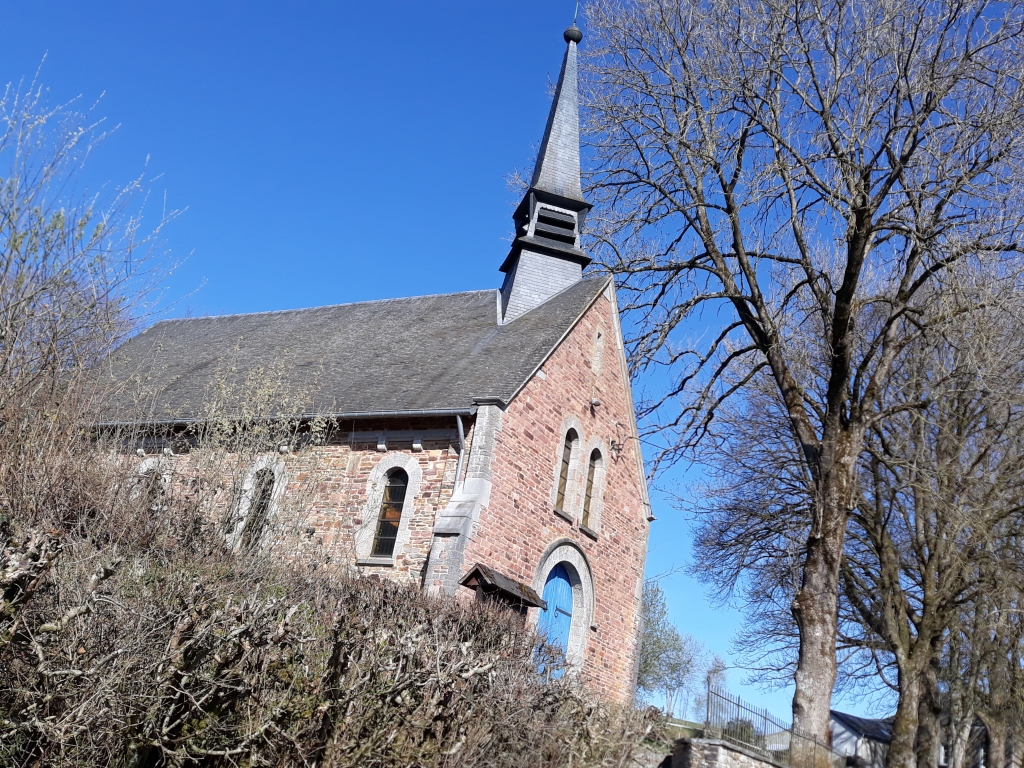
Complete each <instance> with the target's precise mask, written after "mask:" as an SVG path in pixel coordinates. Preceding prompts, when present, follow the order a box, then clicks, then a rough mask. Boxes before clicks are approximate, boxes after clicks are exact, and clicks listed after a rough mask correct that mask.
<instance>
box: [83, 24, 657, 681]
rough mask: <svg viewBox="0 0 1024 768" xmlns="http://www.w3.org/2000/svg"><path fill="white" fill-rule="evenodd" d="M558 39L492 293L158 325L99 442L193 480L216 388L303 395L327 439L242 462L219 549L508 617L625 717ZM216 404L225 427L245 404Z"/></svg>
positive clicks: (592, 342) (634, 490)
mask: <svg viewBox="0 0 1024 768" xmlns="http://www.w3.org/2000/svg"><path fill="white" fill-rule="evenodd" d="M565 39H566V53H565V58H564V61H563V65H562V71H561V75H560V77H559V82H558V86H557V88H556V92H555V98H554V101H553V104H552V107H551V112H550V115H549V117H548V122H547V125H546V128H545V133H544V140H543V142H542V145H541V149H540V152H539V154H538V160H537V166H536V169H535V172H534V175H533V178H532V181H531V186H530V188H529V190H528V191H527V192H526V194H525V196H524V199H523V201H522V203H521V204H520V206H519V207H518V208H517V209H516V212H515V214H514V220H515V224H516V239H515V241H514V242H513V245H512V248H511V251H510V253H509V254H508V257H507V258H506V259H505V261H504V263H503V264H502V265H501V267H500V269H501V271H502V272H504V273H505V279H504V283H503V285H502V287H501V288H500V289H499V290H483V291H472V292H465V293H455V294H443V295H436V296H423V297H414V298H409V299H393V300H386V301H371V302H361V303H356V304H345V305H336V306H331V307H317V308H312V309H301V310H288V311H281V312H266V313H256V314H248V315H231V316H224V317H208V318H194V319H182V320H168V321H162V322H159V323H157V324H156V325H154V326H152V327H151V328H149V329H148V330H146V331H144V332H143V333H141V334H139V335H138V336H136V337H134V338H133V339H131V340H130V341H129V342H127V343H126V344H125V345H123V346H122V347H121V348H120V349H118V350H117V351H116V352H115V353H114V354H113V355H112V356H111V357H110V359H109V360H108V362H107V364H106V365H105V367H104V373H105V374H106V375H108V376H109V377H110V381H111V382H112V383H113V384H114V385H115V386H116V391H117V393H118V394H117V395H116V396H114V397H113V398H112V399H111V401H110V405H109V411H108V415H107V417H106V419H107V420H106V421H105V422H104V425H102V426H104V427H105V428H115V427H117V428H119V427H123V426H125V425H134V426H135V427H138V428H140V429H141V431H139V432H138V434H144V435H146V436H147V437H145V438H144V439H143V438H139V439H138V440H137V441H136V442H135V443H132V444H131V446H130V449H131V450H130V452H129V453H128V457H129V459H130V460H134V461H137V462H138V472H139V474H140V477H141V476H146V477H149V476H151V475H152V476H156V477H158V478H159V477H163V476H164V475H165V474H167V473H171V472H176V471H186V468H187V467H188V465H189V463H190V462H192V461H194V460H195V454H189V452H188V443H189V440H188V435H189V434H191V433H194V432H195V430H196V425H199V424H202V422H203V420H204V419H205V418H207V415H206V414H207V413H208V411H206V410H204V409H205V408H206V404H207V403H208V401H209V399H210V397H211V392H213V391H220V392H224V391H229V392H230V391H241V387H240V384H241V383H242V382H243V381H244V380H245V378H246V376H248V375H249V374H251V372H252V371H253V370H263V369H266V370H273V371H274V375H275V376H276V377H278V378H279V379H280V383H281V388H282V391H292V392H301V397H298V396H297V397H298V400H300V401H301V402H302V408H301V411H302V412H301V413H300V414H298V416H297V417H295V416H294V415H293V418H297V422H299V423H301V422H303V420H305V421H306V422H308V423H313V422H316V423H319V424H327V425H328V426H329V429H328V430H327V431H326V432H325V434H326V437H325V438H324V439H322V440H319V441H310V442H308V443H306V444H304V443H303V442H302V441H301V440H296V441H293V444H282V445H279V446H268V447H267V450H266V451H264V452H263V453H262V454H260V455H259V456H258V457H257V458H256V459H255V460H254V461H253V462H252V463H251V466H248V467H247V469H246V471H245V478H244V481H243V484H242V493H241V494H240V495H239V496H238V498H236V499H232V500H230V501H226V502H224V506H225V507H226V508H225V509H224V510H223V512H224V514H225V515H226V517H227V519H228V520H229V524H228V525H227V527H226V528H225V530H226V534H225V535H226V539H227V543H228V545H229V546H232V547H236V548H238V547H242V546H259V545H260V544H261V542H266V541H267V540H268V537H272V536H278V537H283V538H290V540H291V541H292V542H293V545H294V548H296V551H306V552H308V553H313V552H315V553H317V556H318V557H323V558H324V560H325V561H326V562H329V563H330V564H331V566H332V567H344V568H351V569H355V570H357V571H358V572H359V573H362V574H366V575H376V576H378V577H383V578H387V579H393V580H395V581H400V582H405V583H408V584H411V585H415V586H418V587H420V588H422V589H424V590H426V591H428V592H430V593H432V594H438V595H454V596H462V597H463V598H465V599H491V600H498V601H501V602H504V603H505V604H507V605H508V606H510V608H512V609H514V610H517V611H519V612H520V613H521V614H523V615H524V617H525V620H526V621H527V622H529V623H530V624H531V625H534V626H537V627H538V628H539V629H540V630H541V631H543V632H545V634H547V636H548V637H549V638H550V639H551V641H552V642H553V643H554V644H556V645H560V646H561V647H562V648H563V649H564V651H565V658H566V662H567V665H568V666H569V667H570V668H572V669H574V670H576V671H578V673H579V674H580V675H582V677H583V679H584V680H585V681H586V683H587V684H588V685H589V686H590V687H591V688H592V689H594V690H595V691H596V692H598V693H599V694H600V695H602V696H603V697H605V698H607V699H610V700H620V701H622V700H628V699H629V698H630V697H631V696H632V694H633V687H634V682H635V675H636V664H637V651H638V641H639V632H640V595H641V588H642V583H643V570H644V561H645V557H646V547H647V535H648V527H649V525H650V521H651V520H652V517H651V513H650V504H649V501H648V497H647V488H646V484H645V480H644V471H643V462H642V458H641V455H640V446H639V441H638V437H637V430H636V423H635V420H634V416H633V413H634V411H633V402H632V395H631V392H630V384H629V376H628V371H627V368H626V359H625V354H624V349H623V342H622V332H621V329H620V327H619V314H618V307H617V304H616V299H615V287H614V282H613V280H612V279H611V278H610V277H607V276H597V277H592V276H588V275H586V274H585V273H584V268H585V267H586V266H587V265H588V264H589V262H590V259H589V258H588V257H587V255H586V254H585V253H584V252H583V251H582V250H581V249H580V232H581V229H582V227H583V225H584V222H585V218H586V214H587V212H588V211H589V209H590V206H589V204H588V203H587V202H586V201H585V200H584V198H583V195H582V192H581V189H580V165H579V118H578V104H577V76H576V55H577V54H576V45H577V43H578V42H579V41H580V39H581V35H580V33H579V30H578V29H576V28H575V27H571V28H570V29H568V30H567V31H566V33H565ZM140 383H145V386H146V388H147V390H146V391H147V395H146V398H145V400H144V403H145V405H144V407H143V408H142V409H141V411H140V399H139V397H138V394H137V393H138V391H139V388H140ZM225 383H226V384H227V385H228V386H227V387H226V388H225V386H224V385H225ZM232 384H234V385H239V386H236V387H235V389H234V390H232V386H231V385H232ZM222 400H224V402H220V403H219V407H220V411H219V413H220V414H222V415H221V416H220V417H219V418H223V414H225V413H226V414H228V418H230V414H231V413H232V409H234V410H235V412H238V413H241V412H242V411H244V409H245V403H244V402H234V403H233V402H231V397H230V395H228V396H225V397H223V398H222ZM282 408H283V407H282ZM282 412H284V411H283V410H282ZM299 432H301V429H300V430H299ZM135 453H138V454H140V456H139V457H138V458H135V456H134V454H135ZM299 496H301V497H302V499H303V501H302V504H301V505H296V504H294V503H292V501H291V500H294V499H295V498H297V497H299ZM297 506H301V510H302V511H301V520H298V519H297V518H296V517H295V516H294V515H293V514H291V513H290V512H289V510H291V509H292V508H293V507H297Z"/></svg>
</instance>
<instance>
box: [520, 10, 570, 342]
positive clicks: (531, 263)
mask: <svg viewBox="0 0 1024 768" xmlns="http://www.w3.org/2000/svg"><path fill="white" fill-rule="evenodd" d="M563 37H564V38H565V42H566V46H567V47H566V49H565V58H564V59H563V60H562V72H561V74H560V75H559V76H558V87H557V88H556V89H555V100H554V102H553V103H552V104H551V112H550V114H549V115H548V124H547V127H546V128H545V129H544V141H543V142H541V145H540V152H539V153H538V155H537V166H536V168H534V170H533V179H532V181H531V182H530V188H529V189H528V190H527V191H526V194H525V195H524V197H523V201H522V202H521V203H519V207H517V208H516V211H515V213H513V214H512V218H513V220H514V221H515V225H516V230H515V231H516V237H515V240H513V241H512V248H511V250H510V251H509V254H508V256H506V257H505V261H503V262H502V264H501V267H500V269H501V271H502V272H504V273H505V280H504V282H503V283H502V286H501V317H502V322H505V323H508V322H512V321H513V320H515V319H516V318H517V317H519V316H520V315H524V314H526V313H527V312H529V311H530V310H532V309H533V308H534V307H537V306H540V305H541V304H543V303H544V302H545V301H547V300H548V299H549V298H551V297H552V296H554V295H555V294H557V293H559V292H560V291H563V290H565V289H566V288H568V287H569V286H570V285H572V284H574V283H577V282H579V281H580V280H582V279H583V268H584V267H586V266H587V264H589V263H590V257H589V256H587V254H586V253H584V252H583V250H582V249H581V248H580V232H581V231H582V229H583V223H584V221H585V219H586V217H587V211H589V210H590V203H588V202H587V201H586V200H584V199H583V192H582V190H581V189H580V114H579V95H578V93H577V88H578V84H577V79H576V44H577V43H578V42H579V41H580V40H582V39H583V33H582V32H580V31H579V29H578V28H577V27H576V24H575V23H573V25H572V26H571V27H569V28H568V29H567V30H565V33H564V35H563Z"/></svg>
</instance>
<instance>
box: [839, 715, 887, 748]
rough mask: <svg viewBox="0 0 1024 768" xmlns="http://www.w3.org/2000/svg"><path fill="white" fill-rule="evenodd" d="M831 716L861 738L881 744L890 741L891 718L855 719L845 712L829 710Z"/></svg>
mask: <svg viewBox="0 0 1024 768" xmlns="http://www.w3.org/2000/svg"><path fill="white" fill-rule="evenodd" d="M831 715H832V717H833V719H835V720H838V721H839V722H840V723H842V724H843V725H845V726H846V727H847V728H849V729H850V730H851V731H854V732H855V733H859V734H860V735H861V736H866V737H867V738H869V739H872V740H873V741H879V742H882V743H883V744H888V743H889V742H891V741H892V722H893V718H891V717H886V718H879V719H873V718H868V717H856V716H855V715H848V714H846V713H845V712H837V711H836V710H834V709H833V710H831Z"/></svg>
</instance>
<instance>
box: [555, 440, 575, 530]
mask: <svg viewBox="0 0 1024 768" xmlns="http://www.w3.org/2000/svg"><path fill="white" fill-rule="evenodd" d="M577 442H579V437H578V436H577V435H576V430H575V429H570V430H569V431H568V432H566V433H565V445H564V446H562V467H561V469H559V471H558V495H557V496H556V497H555V509H557V510H559V511H563V510H564V509H565V490H566V488H567V487H568V486H569V466H570V465H571V464H572V454H573V449H574V448H575V446H576V443H577Z"/></svg>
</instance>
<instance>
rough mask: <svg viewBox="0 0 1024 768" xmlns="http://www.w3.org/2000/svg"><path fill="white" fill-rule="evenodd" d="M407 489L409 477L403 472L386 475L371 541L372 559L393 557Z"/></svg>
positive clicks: (397, 471) (398, 471)
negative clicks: (374, 531) (378, 516)
mask: <svg viewBox="0 0 1024 768" xmlns="http://www.w3.org/2000/svg"><path fill="white" fill-rule="evenodd" d="M408 487H409V476H408V475H407V474H405V472H404V471H403V470H401V469H396V470H394V471H393V472H392V473H391V474H389V475H388V480H387V483H386V484H385V485H384V499H383V501H381V504H380V519H379V520H378V522H377V535H376V536H375V537H374V539H373V551H372V552H371V555H372V556H373V557H391V556H392V555H394V553H395V540H396V539H397V538H398V524H399V523H400V522H401V520H402V506H403V505H404V504H405V491H406V489H408Z"/></svg>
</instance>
